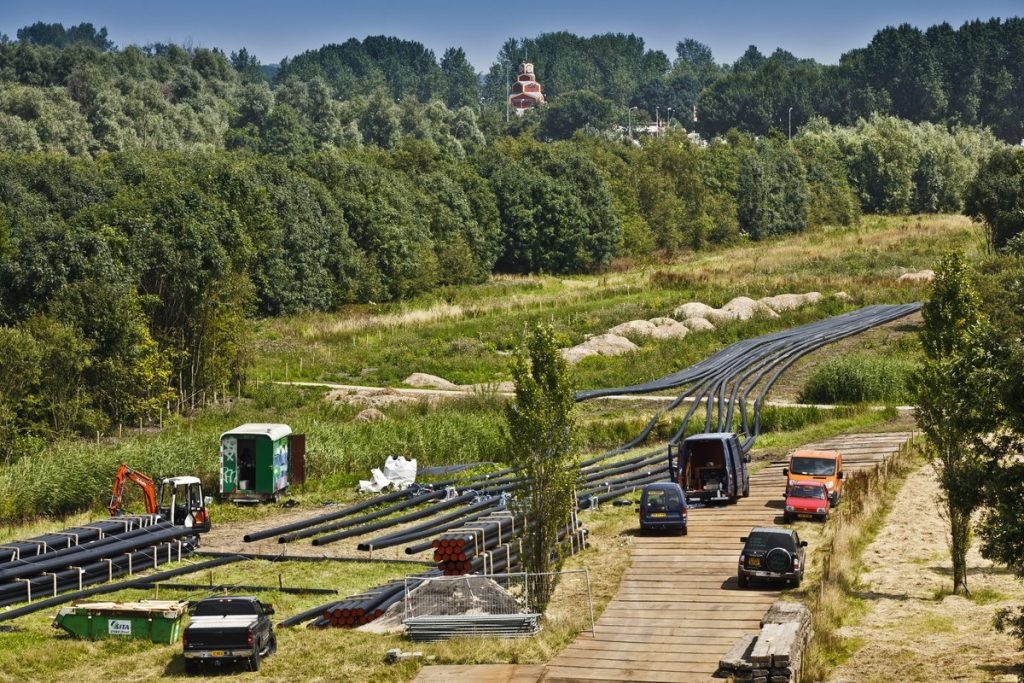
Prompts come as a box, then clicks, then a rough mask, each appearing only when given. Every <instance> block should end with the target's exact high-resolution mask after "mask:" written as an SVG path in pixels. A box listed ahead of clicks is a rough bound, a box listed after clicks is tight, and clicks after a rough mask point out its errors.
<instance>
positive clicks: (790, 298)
mask: <svg viewBox="0 0 1024 683" xmlns="http://www.w3.org/2000/svg"><path fill="white" fill-rule="evenodd" d="M821 299H822V296H821V292H807V293H806V294H779V295H777V296H766V297H762V298H760V299H758V302H760V303H762V304H764V305H765V306H767V307H768V308H770V309H772V310H773V311H775V312H776V313H780V312H782V311H792V310H793V309H796V308H800V307H801V306H804V305H806V304H815V303H818V302H819V301H821Z"/></svg>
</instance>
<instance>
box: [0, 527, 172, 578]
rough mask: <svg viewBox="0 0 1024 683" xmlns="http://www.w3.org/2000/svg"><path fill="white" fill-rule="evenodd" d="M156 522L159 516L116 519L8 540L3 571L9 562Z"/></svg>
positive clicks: (0, 551) (0, 554) (0, 549)
mask: <svg viewBox="0 0 1024 683" xmlns="http://www.w3.org/2000/svg"><path fill="white" fill-rule="evenodd" d="M156 521H157V517H156V515H138V516H134V515H133V516H129V517H112V518H110V519H101V520H98V521H95V522H89V523H88V524H85V525H82V526H75V527H70V528H68V529H63V530H62V531H53V532H50V533H48V534H43V535H41V536H34V537H32V538H27V539H24V540H20V541H7V542H5V543H2V544H0V568H3V567H4V566H5V565H6V564H7V563H8V562H17V561H18V560H22V559H26V558H29V557H36V556H38V555H46V554H49V553H53V552H58V551H61V550H66V549H68V548H73V547H75V546H78V545H82V544H84V543H88V542H90V541H95V540H97V539H101V538H104V537H105V536H108V535H110V534H117V533H124V532H127V531H131V530H132V529H138V528H140V527H145V526H150V525H152V524H154V523H155V522H156Z"/></svg>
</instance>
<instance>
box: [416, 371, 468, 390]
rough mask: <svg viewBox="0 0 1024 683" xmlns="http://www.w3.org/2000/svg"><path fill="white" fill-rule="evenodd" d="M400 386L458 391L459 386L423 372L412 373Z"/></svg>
mask: <svg viewBox="0 0 1024 683" xmlns="http://www.w3.org/2000/svg"><path fill="white" fill-rule="evenodd" d="M402 384H408V385H409V386H411V387H424V388H428V389H458V388H459V385H458V384H454V383H453V382H449V381H448V380H446V379H445V378H444V377H438V376H437V375H428V374H426V373H424V372H414V373H412V374H411V375H409V376H408V377H406V378H405V379H404V380H402Z"/></svg>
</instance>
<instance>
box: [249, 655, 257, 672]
mask: <svg viewBox="0 0 1024 683" xmlns="http://www.w3.org/2000/svg"><path fill="white" fill-rule="evenodd" d="M259 670H260V651H259V650H254V651H253V653H252V656H251V657H249V671H259Z"/></svg>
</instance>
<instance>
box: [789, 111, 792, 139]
mask: <svg viewBox="0 0 1024 683" xmlns="http://www.w3.org/2000/svg"><path fill="white" fill-rule="evenodd" d="M789 139H790V140H792V139H793V107H790V108H789Z"/></svg>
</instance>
